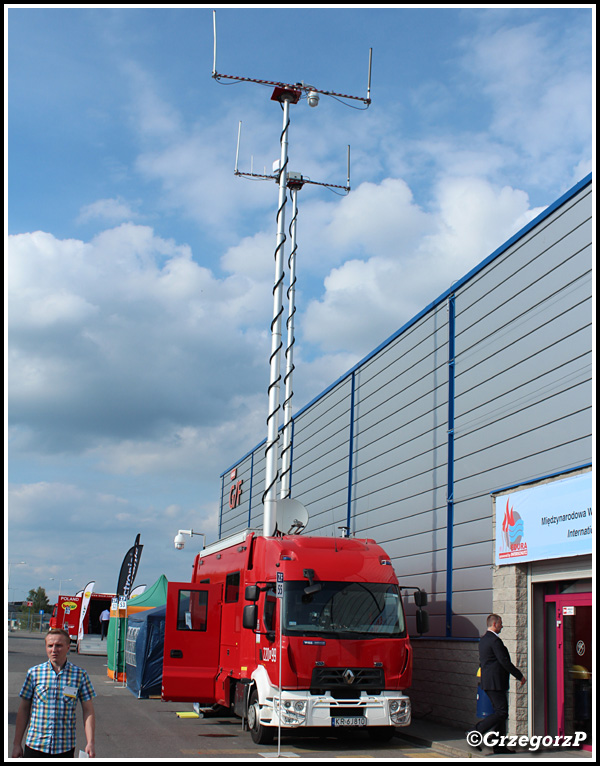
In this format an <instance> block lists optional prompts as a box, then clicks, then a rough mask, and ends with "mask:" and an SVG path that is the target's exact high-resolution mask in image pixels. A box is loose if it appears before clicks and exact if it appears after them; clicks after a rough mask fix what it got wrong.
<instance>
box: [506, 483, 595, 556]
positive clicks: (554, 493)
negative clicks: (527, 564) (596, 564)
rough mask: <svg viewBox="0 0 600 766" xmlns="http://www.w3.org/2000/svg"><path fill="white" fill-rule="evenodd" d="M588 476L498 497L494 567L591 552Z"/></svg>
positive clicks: (590, 485)
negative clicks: (495, 565)
mask: <svg viewBox="0 0 600 766" xmlns="http://www.w3.org/2000/svg"><path fill="white" fill-rule="evenodd" d="M592 540H593V526H592V472H591V471H588V472H586V473H583V474H579V475H578V476H573V477H571V478H568V479H559V480H557V481H551V482H548V483H547V484H538V485H537V486H535V487H528V488H525V489H519V490H514V491H510V492H502V493H500V494H498V495H496V556H495V561H496V564H497V565H501V564H518V563H521V562H524V561H539V560H541V559H553V558H562V557H564V556H581V555H583V554H586V553H591V552H592Z"/></svg>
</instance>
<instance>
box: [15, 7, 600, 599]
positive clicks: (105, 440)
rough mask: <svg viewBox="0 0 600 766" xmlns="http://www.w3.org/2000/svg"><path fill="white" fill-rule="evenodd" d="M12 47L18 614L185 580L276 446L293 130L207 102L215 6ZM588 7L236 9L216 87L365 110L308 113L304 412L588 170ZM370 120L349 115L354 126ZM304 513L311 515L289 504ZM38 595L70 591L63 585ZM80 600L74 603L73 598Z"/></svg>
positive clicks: (48, 30)
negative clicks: (291, 91)
mask: <svg viewBox="0 0 600 766" xmlns="http://www.w3.org/2000/svg"><path fill="white" fill-rule="evenodd" d="M5 21H6V22H7V33H6V39H7V51H8V52H7V67H8V69H7V76H6V86H7V96H6V97H5V99H6V107H7V114H8V116H7V119H6V129H7V136H8V142H7V149H6V160H7V164H8V172H7V177H6V182H5V183H6V191H7V195H6V196H7V205H6V212H5V221H6V230H7V235H8V236H7V247H6V257H5V285H6V287H5V290H6V297H7V302H8V351H7V354H6V360H7V371H8V375H7V379H8V407H7V441H8V465H7V476H8V483H7V495H8V497H7V503H8V510H9V512H8V527H7V533H8V537H7V539H8V550H7V559H8V560H9V561H14V562H16V561H26V562H27V564H26V565H20V566H18V567H13V569H12V571H11V581H10V594H9V595H10V597H11V598H22V597H23V596H24V595H25V594H26V592H27V590H28V589H29V588H31V587H38V586H39V585H42V586H43V587H45V588H46V589H47V591H48V593H49V594H50V596H51V597H52V598H53V597H55V596H56V590H57V589H56V587H55V586H56V580H58V579H59V578H62V579H63V580H67V579H68V578H71V579H72V583H73V589H74V590H75V589H78V588H83V587H84V586H85V584H86V583H87V582H88V581H89V580H91V579H96V581H97V586H96V589H97V590H101V591H107V592H109V591H112V590H114V588H115V586H116V580H117V575H118V570H119V567H120V564H121V560H122V558H123V555H124V554H125V552H126V550H127V549H128V548H129V546H130V545H131V544H132V543H133V540H134V538H135V535H136V534H137V533H138V532H140V533H141V541H142V543H143V544H144V546H145V548H144V553H143V556H142V561H141V566H140V571H139V575H138V582H147V583H148V584H151V583H152V582H154V580H156V578H157V577H158V576H159V575H160V574H162V573H164V574H166V575H167V577H168V578H169V579H172V580H177V579H180V580H185V579H187V578H188V576H189V572H190V567H191V564H192V559H193V550H194V548H193V546H190V545H188V546H187V547H186V549H185V550H184V551H183V552H176V551H175V550H174V547H173V542H172V541H173V537H174V535H175V534H176V532H177V530H178V529H179V528H187V529H189V528H193V529H195V530H198V531H202V532H204V533H206V535H207V539H208V540H209V541H211V540H214V539H216V536H217V511H218V499H219V493H220V480H219V474H220V473H221V472H222V471H223V470H225V469H226V468H227V467H228V466H229V465H231V464H232V463H234V462H235V461H236V460H237V459H238V458H239V457H240V456H241V455H243V454H245V453H246V452H247V451H248V450H249V449H251V448H252V447H253V446H254V445H255V444H256V443H258V442H259V441H261V440H262V439H263V438H264V437H265V436H266V425H265V419H266V415H267V395H266V389H267V384H268V375H269V370H268V361H267V360H268V352H269V348H270V338H269V323H270V318H271V312H272V298H271V290H272V283H273V271H274V269H273V251H274V247H275V241H276V225H275V212H276V206H277V187H276V185H275V184H274V182H272V181H250V180H248V179H242V178H238V177H236V176H235V175H234V172H233V170H234V162H235V151H236V141H237V132H238V123H239V121H240V120H241V121H242V123H243V127H242V136H241V147H240V169H241V170H246V171H249V170H250V168H251V167H252V168H253V169H254V171H255V172H262V171H263V168H265V169H266V170H267V172H271V167H272V163H273V161H274V160H275V159H277V158H278V157H279V136H280V132H281V110H280V108H279V105H278V104H276V103H274V102H273V101H271V98H270V96H271V90H270V89H269V88H266V87H264V86H261V85H256V84H250V83H237V84H226V83H228V81H226V80H223V81H222V82H221V83H217V82H216V81H215V80H213V78H212V77H211V72H212V64H213V25H212V8H211V7H195V8H190V7H182V8H174V7H170V8H160V7H154V8H140V7H137V6H136V7H135V8H119V7H112V8H108V7H106V8H103V7H95V8H94V7H87V8H79V9H78V8H72V7H70V8H60V9H59V8H56V9H53V8H49V7H44V8H27V7H23V8H18V7H12V8H8V10H6V9H5ZM592 28H593V16H592V10H591V8H589V7H575V8H557V7H550V8H543V7H541V6H536V7H534V8H511V7H498V8H473V7H471V6H470V7H469V8H447V7H444V8H443V9H440V8H432V7H427V8H418V7H416V8H393V7H389V6H386V7H381V8H375V9H372V8H369V9H366V8H360V7H351V8H340V7H338V6H336V7H335V8H319V7H312V8H292V9H289V8H286V9H279V8H276V7H268V8H249V7H243V8H237V9H233V8H228V7H221V8H218V10H217V30H218V35H217V36H218V53H217V70H218V71H219V72H220V73H222V74H230V75H239V76H246V77H253V78H259V79H266V80H278V81H284V82H292V83H293V82H300V81H302V82H305V83H310V84H312V85H314V86H316V87H317V88H319V89H323V90H332V91H336V92H339V93H347V94H350V95H357V96H363V95H366V87H367V64H368V53H369V48H371V47H372V48H373V72H372V93H371V95H372V100H373V103H372V105H371V106H370V108H369V109H367V110H362V109H352V108H350V106H348V103H346V104H343V103H340V102H339V101H336V100H334V99H332V98H327V97H322V98H321V102H320V104H319V106H318V107H317V108H316V109H310V108H308V106H307V105H306V103H305V102H304V101H301V102H300V103H299V104H297V105H295V106H292V107H291V126H290V134H289V141H290V144H289V154H290V169H291V170H295V171H298V172H301V173H302V174H303V175H304V176H305V177H309V178H310V179H312V180H314V181H320V182H329V183H333V184H344V183H345V181H346V146H347V145H348V144H350V145H351V151H352V172H351V175H352V178H351V183H352V191H351V193H350V194H349V195H348V196H346V197H343V196H338V195H335V194H333V193H332V192H331V191H328V190H326V189H322V188H319V187H316V186H309V185H307V186H305V187H304V188H303V189H302V191H301V192H300V193H299V220H298V245H299V252H298V267H297V268H298V293H297V307H298V314H297V324H296V336H297V345H296V357H295V361H296V366H297V372H296V376H295V385H294V390H295V401H296V405H295V408H296V409H298V408H299V407H301V406H302V405H303V404H305V403H306V402H307V401H309V400H310V399H312V398H313V397H314V396H315V395H317V394H318V393H319V392H320V391H321V390H323V389H324V388H325V387H326V386H327V385H329V384H330V383H331V382H332V381H334V380H335V379H336V378H337V377H338V376H339V375H340V374H342V373H343V372H345V370H347V369H348V368H349V367H350V366H352V365H353V364H354V363H356V362H357V361H358V360H359V359H360V358H362V357H363V356H364V355H366V354H367V353H368V352H369V351H370V350H371V349H372V348H374V347H375V346H376V345H378V344H379V343H380V342H382V341H383V340H384V339H385V338H386V337H388V336H389V335H390V334H392V333H393V332H394V331H395V330H396V329H397V328H398V327H400V326H401V325H402V324H404V322H406V321H407V320H408V319H410V317H411V316H413V315H414V314H415V313H417V312H418V311H419V310H420V309H421V308H422V307H423V306H425V305H426V304H427V303H429V302H430V301H431V300H433V299H434V298H435V297H436V296H437V295H439V294H440V293H441V292H443V290H445V289H446V288H447V287H448V286H449V285H450V284H451V283H452V282H453V281H455V280H456V279H459V278H460V277H461V276H463V275H464V274H465V273H466V272H467V271H468V270H469V269H471V268H472V267H473V266H474V265H476V264H477V263H479V262H480V261H481V260H482V259H483V258H485V257H486V256H487V255H488V254H489V253H490V252H492V251H493V250H494V249H496V248H497V247H498V246H499V245H501V244H502V243H503V242H504V241H505V240H506V239H508V238H509V237H510V236H511V235H512V234H514V233H515V232H516V231H518V230H519V229H520V228H521V227H522V226H524V225H525V224H526V223H527V222H528V221H530V220H531V219H532V218H533V217H535V215H537V214H538V213H539V212H541V211H542V210H543V209H544V207H546V206H547V205H549V204H551V203H552V202H553V201H554V200H555V199H556V198H557V197H559V196H560V195H561V194H562V193H563V192H564V191H566V190H567V189H568V188H570V187H571V186H572V185H573V184H575V183H576V182H577V181H579V180H581V179H582V178H583V177H584V176H585V175H587V174H588V173H589V172H590V171H591V169H592V66H593V42H592ZM349 103H350V104H351V105H353V106H361V105H360V103H357V102H349ZM299 499H301V498H299ZM49 578H55V580H50V579H49ZM69 584H71V583H69Z"/></svg>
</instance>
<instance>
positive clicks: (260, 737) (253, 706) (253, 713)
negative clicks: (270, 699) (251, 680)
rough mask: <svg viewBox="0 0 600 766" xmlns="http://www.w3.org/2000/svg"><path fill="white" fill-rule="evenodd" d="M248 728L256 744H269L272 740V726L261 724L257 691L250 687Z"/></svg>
mask: <svg viewBox="0 0 600 766" xmlns="http://www.w3.org/2000/svg"><path fill="white" fill-rule="evenodd" d="M248 728H249V729H250V736H251V737H252V741H253V742H254V743H255V744H256V745H269V744H270V743H271V742H272V741H273V734H274V731H273V727H272V726H263V725H262V724H261V722H260V716H259V706H258V692H257V691H256V688H254V689H252V692H251V694H250V703H249V705H248Z"/></svg>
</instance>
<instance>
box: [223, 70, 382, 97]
mask: <svg viewBox="0 0 600 766" xmlns="http://www.w3.org/2000/svg"><path fill="white" fill-rule="evenodd" d="M213 78H214V79H215V80H219V79H221V78H225V79H226V80H237V81H238V82H255V83H258V84H259V85H269V86H272V87H274V88H284V89H286V90H291V91H294V90H304V91H307V92H308V91H313V92H315V93H322V94H323V95H324V96H335V97H337V98H347V99H351V100H353V101H362V102H363V104H370V103H371V99H370V98H364V97H363V96H349V95H347V94H345V93H336V92H335V91H332V90H319V88H313V87H312V86H308V85H304V84H303V83H294V84H291V83H286V82H276V81H274V80H258V79H256V78H255V77H237V76H236V75H231V74H220V73H219V72H214V73H213Z"/></svg>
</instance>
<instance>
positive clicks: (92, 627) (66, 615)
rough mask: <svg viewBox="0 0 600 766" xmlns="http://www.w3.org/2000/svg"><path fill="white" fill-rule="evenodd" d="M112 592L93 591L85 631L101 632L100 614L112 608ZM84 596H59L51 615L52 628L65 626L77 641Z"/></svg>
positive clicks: (84, 620) (84, 619) (85, 619)
mask: <svg viewBox="0 0 600 766" xmlns="http://www.w3.org/2000/svg"><path fill="white" fill-rule="evenodd" d="M113 598H114V596H113V594H111V593H92V595H91V597H90V602H89V605H88V608H87V612H86V614H85V617H84V618H83V632H84V633H85V634H87V633H98V634H100V632H101V628H100V614H101V613H102V612H103V611H104V610H105V609H110V603H111V600H112V599H113ZM82 601H83V596H59V597H58V601H57V602H56V604H55V605H54V609H53V610H52V616H51V617H50V628H63V629H64V630H66V631H67V632H68V633H69V636H70V637H71V640H72V641H77V636H78V633H79V621H80V619H81V604H82Z"/></svg>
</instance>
